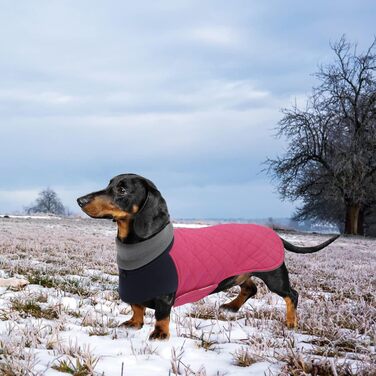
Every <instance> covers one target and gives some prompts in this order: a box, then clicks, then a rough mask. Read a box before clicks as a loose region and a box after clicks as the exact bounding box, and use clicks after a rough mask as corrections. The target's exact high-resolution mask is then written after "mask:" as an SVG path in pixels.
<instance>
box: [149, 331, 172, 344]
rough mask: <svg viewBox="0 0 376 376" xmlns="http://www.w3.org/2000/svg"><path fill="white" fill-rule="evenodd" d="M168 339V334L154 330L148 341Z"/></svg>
mask: <svg viewBox="0 0 376 376" xmlns="http://www.w3.org/2000/svg"><path fill="white" fill-rule="evenodd" d="M169 337H170V333H168V332H165V331H162V330H160V329H154V330H153V332H152V333H151V334H150V336H149V339H150V340H160V341H165V340H167V339H169Z"/></svg>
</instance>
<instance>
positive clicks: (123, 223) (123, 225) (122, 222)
mask: <svg viewBox="0 0 376 376" xmlns="http://www.w3.org/2000/svg"><path fill="white" fill-rule="evenodd" d="M130 221H131V218H130V216H129V217H127V218H125V219H119V220H117V221H116V223H117V225H118V238H119V239H120V240H124V239H125V238H126V237H127V236H128V234H129V223H130Z"/></svg>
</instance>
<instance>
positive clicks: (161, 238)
mask: <svg viewBox="0 0 376 376" xmlns="http://www.w3.org/2000/svg"><path fill="white" fill-rule="evenodd" d="M127 239H128V237H127ZM173 239H174V229H173V226H172V224H171V223H170V222H169V223H168V224H167V225H166V226H165V227H164V228H163V229H162V230H161V231H159V232H158V233H157V234H155V235H153V236H152V237H151V238H149V239H146V240H143V241H142V242H134V243H126V242H123V241H121V240H120V239H119V238H116V249H117V263H118V266H119V268H120V269H123V270H133V269H137V268H140V267H142V266H144V265H146V264H148V263H149V262H151V261H153V260H154V259H156V258H157V257H158V256H160V255H161V254H162V253H163V252H165V251H166V250H167V249H168V248H169V247H171V246H172V242H173Z"/></svg>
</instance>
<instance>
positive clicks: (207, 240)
mask: <svg viewBox="0 0 376 376" xmlns="http://www.w3.org/2000/svg"><path fill="white" fill-rule="evenodd" d="M170 256H171V257H172V259H173V261H174V263H175V267H176V271H177V274H178V289H177V292H176V299H175V304H174V306H179V305H182V304H186V303H191V302H194V301H197V300H199V299H202V298H203V297H205V296H207V295H209V294H210V293H211V292H212V291H214V290H215V289H216V287H217V286H218V284H219V283H220V282H221V281H223V280H224V279H226V278H228V277H232V276H235V275H238V274H242V273H246V272H256V271H258V272H261V271H270V270H274V269H276V268H278V267H279V266H280V265H281V264H282V263H283V260H284V248H283V243H282V240H281V239H280V238H279V237H278V235H277V234H276V233H275V232H274V231H273V230H272V229H270V228H268V227H264V226H259V225H253V224H224V225H216V226H211V227H204V228H199V229H189V228H176V229H174V244H173V247H172V249H171V251H170Z"/></svg>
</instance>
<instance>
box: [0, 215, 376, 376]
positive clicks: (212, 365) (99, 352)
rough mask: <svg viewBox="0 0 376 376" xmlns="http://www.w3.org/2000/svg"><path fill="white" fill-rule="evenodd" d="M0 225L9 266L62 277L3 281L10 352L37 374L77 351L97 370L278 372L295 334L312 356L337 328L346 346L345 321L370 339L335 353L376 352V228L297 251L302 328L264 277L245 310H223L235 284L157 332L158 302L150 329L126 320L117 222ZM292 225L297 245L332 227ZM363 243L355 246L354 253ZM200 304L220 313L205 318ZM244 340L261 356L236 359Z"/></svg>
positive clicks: (340, 358)
mask: <svg viewBox="0 0 376 376" xmlns="http://www.w3.org/2000/svg"><path fill="white" fill-rule="evenodd" d="M55 220H56V222H55ZM20 224H21V226H20ZM47 224H51V226H49V227H46V225H47ZM0 225H1V229H2V232H1V234H0V254H1V264H0V265H1V269H0V276H1V277H9V276H13V275H19V276H23V277H26V278H31V276H35V278H37V277H38V278H40V281H41V282H40V283H42V284H43V283H45V280H44V279H43V278H42V277H43V276H44V275H45V274H46V275H47V276H49V277H50V278H54V279H53V286H50V285H48V286H45V287H44V286H43V285H38V284H36V283H31V284H30V285H28V286H27V287H25V288H24V289H22V290H18V291H17V290H10V289H6V288H0V314H1V317H2V320H1V321H0V341H2V342H1V343H2V344H3V346H5V347H6V348H7V349H8V350H7V351H9V352H10V353H11V354H12V355H11V356H10V357H9V356H8V358H7V361H8V362H10V363H11V364H12V367H13V369H17V366H20V367H23V369H30V370H33V373H34V374H43V375H47V376H55V375H62V374H63V373H62V372H59V371H57V370H55V369H53V368H52V366H53V365H55V366H56V365H57V364H59V362H61V361H62V360H64V359H72V360H73V363H74V364H76V360H75V359H81V361H85V359H86V361H88V359H89V360H91V361H92V363H93V364H94V370H95V371H94V374H95V375H110V376H112V375H121V374H122V373H121V372H122V369H123V375H125V376H132V375H135V376H136V375H137V376H146V375H148V376H149V375H168V374H169V372H170V373H171V375H173V374H175V373H174V372H175V371H176V370H177V371H178V373H179V374H182V375H185V374H187V375H207V376H209V375H213V376H214V375H229V376H230V375H239V376H240V375H263V374H271V375H273V374H279V373H280V371H281V367H284V366H285V365H286V356H287V355H288V354H289V351H290V350H289V349H290V346H292V347H293V349H294V351H295V352H296V353H298V354H300V355H304V356H305V357H308V358H309V357H311V358H312V357H314V358H315V359H327V357H325V356H321V355H317V354H315V351H316V352H317V351H318V350H319V349H320V346H318V345H314V344H312V341H313V340H314V339H323V338H327V337H328V336H330V335H332V336H333V339H332V342H331V345H330V346H332V348H333V349H335V343H336V341H337V342H338V341H339V339H341V337H338V338H337V337H335V336H336V335H338V334H335V333H337V332H338V333H341V330H342V333H346V339H347V340H354V341H355V343H356V345H357V348H358V349H362V351H360V350H359V351H357V350H356V349H354V350H353V351H352V350H350V349H347V350H346V351H345V352H344V351H342V350H341V351H340V350H338V354H337V355H335V356H334V357H331V358H330V359H332V360H333V362H334V361H335V362H336V364H340V363H341V362H344V360H345V359H347V360H346V361H350V362H352V363H351V366H352V367H356V366H357V365H358V363H359V362H362V364H368V363H369V362H370V359H371V357H372V356H374V352H375V349H374V347H373V345H372V330H374V327H373V329H372V320H371V319H369V318H370V317H372V315H373V314H374V313H375V308H374V305H373V303H372V302H374V300H372V299H374V290H373V288H372V281H370V276H371V275H372V273H373V270H374V266H375V253H374V250H375V249H376V241H375V240H373V239H364V238H359V237H342V238H340V239H338V241H336V242H335V243H334V244H333V245H331V246H330V247H329V248H328V249H326V250H324V251H322V252H319V253H317V254H315V255H304V256H303V255H292V254H287V260H286V263H287V266H288V269H289V270H290V276H291V280H292V284H293V285H294V286H296V289H297V290H299V292H300V294H301V296H300V305H299V308H298V313H299V316H300V326H299V329H298V330H297V331H294V330H288V329H286V327H285V326H284V324H283V321H284V317H285V303H284V300H283V299H282V298H281V297H279V296H277V295H275V294H272V293H270V292H269V291H268V290H267V289H266V287H265V286H264V285H263V284H262V283H260V282H257V285H258V289H259V292H258V294H257V295H256V297H255V298H253V299H250V300H249V301H248V302H247V303H246V304H245V305H244V306H243V307H242V309H241V310H240V311H239V312H238V313H235V314H234V313H223V314H222V315H220V313H219V310H218V307H219V305H220V304H222V303H224V302H228V301H229V300H230V299H232V298H234V297H235V296H236V295H237V291H238V290H237V289H236V288H234V289H232V290H229V291H228V292H221V293H219V294H215V295H211V296H209V297H207V298H205V299H204V300H203V301H200V302H197V303H194V304H186V305H184V306H181V307H177V308H174V309H173V310H172V313H171V323H170V333H171V335H170V339H169V340H168V341H149V340H148V337H149V335H150V333H151V332H152V330H153V327H154V322H155V320H154V311H153V310H149V309H147V311H146V315H145V324H144V326H143V328H142V329H141V330H137V331H136V330H132V329H127V328H125V327H123V326H121V323H123V322H124V321H126V320H128V319H129V318H130V317H131V309H130V307H129V306H128V305H127V304H125V303H123V302H121V301H120V300H119V299H118V296H117V292H116V289H117V279H118V277H117V275H116V264H115V251H114V248H113V247H114V245H113V243H114V239H113V236H114V234H115V233H116V231H115V230H114V228H113V227H112V223H110V222H96V221H87V220H81V221H77V220H67V219H62V220H60V219H56V218H55V219H50V218H48V221H45V218H42V219H36V220H35V221H27V220H26V219H20V218H16V219H14V218H11V219H3V220H2V219H0ZM174 226H175V227H180V226H190V227H200V226H202V225H201V224H174ZM282 236H283V237H286V238H287V239H288V240H289V241H290V242H293V243H294V244H297V245H302V244H305V245H312V244H317V243H320V242H321V241H323V240H324V239H326V237H323V236H319V235H311V234H282ZM354 247H356V253H352V250H353V249H354ZM349 270H351V272H349ZM38 273H39V274H38ZM41 273H42V274H41ZM43 273H45V274H43ZM67 282H69V283H67ZM43 297H47V299H44V298H43ZM14 299H18V300H21V301H29V300H33V301H36V302H38V304H39V305H40V306H41V307H42V309H49V308H55V309H56V310H57V312H58V318H56V319H46V318H37V317H34V316H32V315H25V314H22V312H21V311H19V310H17V309H14V308H12V302H13V301H14ZM200 312H206V313H207V312H214V314H213V316H211V317H209V318H205V319H204V318H200ZM192 315H193V317H192ZM195 315H196V316H195ZM367 320H368V321H367ZM353 323H356V325H353ZM373 325H374V323H373ZM347 326H348V328H346V327H347ZM344 330H345V331H346V332H344ZM360 332H361V335H360ZM25 343H27V344H28V345H27V347H26V346H25ZM338 343H339V342H338ZM321 348H322V346H321ZM328 348H329V347H328ZM12 349H13V352H12V351H11V350H12ZM26 349H27V350H26ZM242 349H243V350H244V349H247V350H248V351H249V352H250V354H251V355H252V356H254V357H255V363H254V364H252V365H250V366H247V367H240V366H238V365H236V364H235V358H236V356H235V354H236V353H237V352H239V351H241V350H242ZM25 351H27V352H28V354H29V355H30V356H31V358H32V360H33V361H30V362H29V363H27V364H26V363H25V362H26V361H25V359H24V356H22V357H21V356H20V354H21V353H23V354H24V352H25ZM333 351H334V350H333ZM286 354H287V355H286ZM312 354H313V355H312ZM281 357H282V358H281ZM3 358H4V357H1V358H0V367H1V364H2V362H3V361H4V359H3ZM359 364H360V363H359ZM0 369H1V368H0ZM30 374H32V373H31V371H30Z"/></svg>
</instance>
